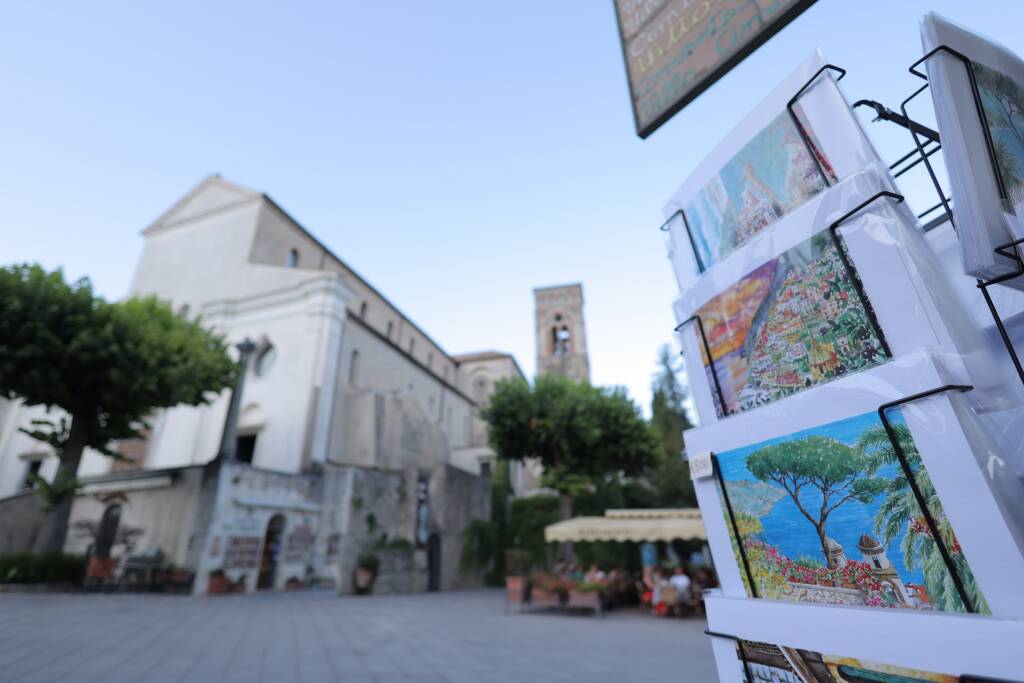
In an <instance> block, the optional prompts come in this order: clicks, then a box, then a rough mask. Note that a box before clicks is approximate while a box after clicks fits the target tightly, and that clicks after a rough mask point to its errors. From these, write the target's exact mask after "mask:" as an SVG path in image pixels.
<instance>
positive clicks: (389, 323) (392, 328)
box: [388, 320, 395, 339]
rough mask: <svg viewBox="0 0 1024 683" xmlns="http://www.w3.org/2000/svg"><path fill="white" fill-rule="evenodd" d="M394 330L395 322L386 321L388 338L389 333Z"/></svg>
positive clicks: (389, 337)
mask: <svg viewBox="0 0 1024 683" xmlns="http://www.w3.org/2000/svg"><path fill="white" fill-rule="evenodd" d="M394 331H395V323H393V322H392V321H390V320H389V321H388V339H391V333H392V332H394Z"/></svg>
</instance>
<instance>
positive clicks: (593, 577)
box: [583, 564, 605, 583]
mask: <svg viewBox="0 0 1024 683" xmlns="http://www.w3.org/2000/svg"><path fill="white" fill-rule="evenodd" d="M604 579H605V573H604V572H603V571H601V570H600V569H598V568H597V565H596V564H592V565H590V569H589V571H587V573H586V574H584V575H583V580H584V581H586V582H587V583H603V582H604Z"/></svg>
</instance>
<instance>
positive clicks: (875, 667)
mask: <svg viewBox="0 0 1024 683" xmlns="http://www.w3.org/2000/svg"><path fill="white" fill-rule="evenodd" d="M736 654H737V659H738V660H740V661H741V662H742V661H744V660H745V661H746V667H747V668H748V669H749V671H750V675H751V676H753V677H754V681H755V682H757V681H770V682H771V683H864V682H866V681H887V682H889V683H957V681H959V680H960V679H959V677H958V676H952V675H949V674H939V673H933V672H928V671H920V670H918V669H908V668H906V667H902V666H893V665H890V664H878V663H875V662H866V661H862V660H860V659H855V658H853V657H841V656H836V655H825V654H822V653H820V652H814V651H811V650H801V649H799V648H794V647H786V646H784V645H774V644H772V643H762V642H757V641H751V640H741V641H739V642H738V643H737V644H736ZM741 670H742V664H741Z"/></svg>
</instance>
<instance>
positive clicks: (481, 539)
mask: <svg viewBox="0 0 1024 683" xmlns="http://www.w3.org/2000/svg"><path fill="white" fill-rule="evenodd" d="M497 554H498V525H497V524H495V523H494V522H492V521H490V520H485V519H474V520H472V521H471V522H470V523H469V524H467V525H466V528H465V529H464V530H463V531H462V552H461V553H460V555H459V571H460V572H462V573H463V574H470V573H472V572H474V571H478V570H485V569H487V568H488V567H489V566H490V565H491V562H493V561H494V558H495V556H496V555H497Z"/></svg>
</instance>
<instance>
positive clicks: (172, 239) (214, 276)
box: [129, 201, 263, 316]
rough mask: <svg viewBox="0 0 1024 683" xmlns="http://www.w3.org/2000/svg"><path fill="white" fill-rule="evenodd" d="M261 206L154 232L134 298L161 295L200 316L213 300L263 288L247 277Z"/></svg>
mask: <svg viewBox="0 0 1024 683" xmlns="http://www.w3.org/2000/svg"><path fill="white" fill-rule="evenodd" d="M258 213H259V202H258V201H251V202H248V203H245V204H242V205H240V206H235V207H234V208H230V209H226V210H223V211H220V212H217V213H213V214H209V215H206V216H204V217H201V218H198V219H195V220H193V221H191V222H188V223H183V224H179V225H172V226H170V227H160V228H156V229H151V232H148V234H147V235H146V240H145V243H144V244H143V248H142V255H141V256H140V257H139V263H138V266H137V267H136V270H135V276H134V277H133V279H132V284H131V287H130V289H129V296H140V295H147V294H156V295H157V296H159V297H160V298H162V299H170V300H171V302H172V304H173V306H174V308H175V310H179V309H180V308H181V306H183V305H185V304H187V305H188V306H189V310H190V315H191V316H194V315H195V314H196V313H197V312H198V309H199V308H200V306H202V304H204V303H205V302H207V301H210V300H211V299H213V298H228V297H235V296H244V295H247V294H250V293H252V292H253V291H254V290H257V289H261V288H263V287H261V286H260V285H259V284H258V283H257V282H254V281H253V280H254V279H253V278H252V277H251V276H250V275H249V274H248V273H247V271H248V270H249V269H248V267H247V260H246V259H247V256H248V246H249V244H251V243H252V239H253V235H254V231H255V225H256V217H257V215H258Z"/></svg>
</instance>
